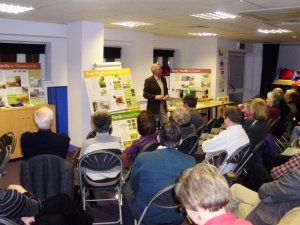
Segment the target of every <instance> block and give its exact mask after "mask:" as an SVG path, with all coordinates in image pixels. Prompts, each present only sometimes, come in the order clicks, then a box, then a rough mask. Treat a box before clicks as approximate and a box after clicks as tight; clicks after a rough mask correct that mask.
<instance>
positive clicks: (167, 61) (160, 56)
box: [153, 49, 174, 76]
mask: <svg viewBox="0 0 300 225" xmlns="http://www.w3.org/2000/svg"><path fill="white" fill-rule="evenodd" d="M173 56H174V50H164V49H154V50H153V63H160V64H161V65H162V74H163V76H169V75H170V69H171V68H170V67H171V66H173V65H172V63H173Z"/></svg>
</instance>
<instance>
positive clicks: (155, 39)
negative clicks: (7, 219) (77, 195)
mask: <svg viewBox="0 0 300 225" xmlns="http://www.w3.org/2000/svg"><path fill="white" fill-rule="evenodd" d="M74 23H77V22H74ZM74 23H71V24H73V25H74ZM78 23H79V24H80V23H81V25H78V24H77V26H76V24H75V27H74V26H73V25H71V24H68V25H63V24H49V23H36V22H28V21H17V20H6V19H0V41H2V42H3V41H8V42H29V43H46V44H47V47H46V51H47V57H50V58H48V59H46V61H47V63H48V64H47V66H48V69H49V70H48V71H47V72H48V73H49V74H48V76H49V77H50V78H51V81H49V82H45V83H44V85H45V87H48V86H67V85H68V86H69V89H70V90H69V91H70V92H69V95H73V97H72V98H71V99H69V100H70V103H69V107H71V108H72V110H70V108H69V115H71V116H69V118H70V119H69V126H70V127H71V128H72V132H70V135H71V143H72V144H74V143H75V144H76V145H80V142H81V140H82V139H83V138H84V136H85V133H86V132H87V130H88V129H89V126H90V124H89V115H88V114H89V109H88V108H87V107H88V106H87V105H88V104H87V96H86V93H85V91H82V90H81V91H79V93H77V92H78V90H79V89H84V88H85V86H84V84H83V78H82V75H83V71H84V70H88V69H91V65H92V64H93V63H100V62H102V60H103V52H101V51H103V42H104V45H105V46H118V47H121V48H122V67H124V68H125V67H129V68H131V73H132V76H133V80H134V85H135V89H136V92H137V96H138V97H139V98H140V99H143V98H142V90H143V86H144V80H145V78H146V77H148V76H150V75H151V72H150V65H151V64H152V61H153V49H154V48H161V49H174V50H175V56H176V58H177V59H176V62H175V65H178V67H182V68H209V69H212V93H211V94H212V96H213V97H216V96H217V94H218V93H217V90H216V87H217V86H216V73H217V69H218V61H217V60H218V49H219V48H221V47H222V48H223V47H224V48H226V49H229V50H230V49H233V48H235V46H236V45H235V44H236V42H234V41H230V40H225V39H224V40H223V39H218V38H215V37H213V38H197V39H184V38H175V37H165V36H156V35H153V34H151V33H143V32H134V31H121V30H114V29H103V28H102V26H101V25H100V26H99V27H97V26H98V25H97V23H95V24H92V22H91V24H89V23H90V22H78ZM68 28H69V30H68ZM99 32H100V33H101V32H104V34H103V36H102V35H101V34H100V33H99ZM72 34H74V35H79V36H78V37H77V38H72ZM94 34H96V36H97V37H96V38H92V36H93V35H94ZM86 42H88V43H86ZM90 42H91V44H89V43H90ZM78 45H79V46H78ZM95 49H97V50H96V51H95ZM257 52H259V51H257ZM70 54H71V55H70ZM252 59H253V61H255V60H257V59H258V61H259V60H260V55H256V54H254V55H253V57H252ZM251 65H252V64H251ZM254 67H255V65H254ZM251 68H252V67H251ZM253 71H255V68H254V69H253V70H252V71H251V74H255V72H253ZM259 75H260V74H259ZM251 85H252V83H251ZM252 86H253V85H252ZM76 94H78V96H79V97H78V101H77V102H76V97H75V96H76ZM70 104H71V106H70ZM72 106H76V107H72ZM82 108H83V109H82ZM75 110H79V111H80V113H79V114H78V115H77V114H76V113H74V112H75ZM76 116H77V117H78V118H76ZM79 120H80V121H79ZM87 123H88V124H87ZM70 124H72V125H70Z"/></svg>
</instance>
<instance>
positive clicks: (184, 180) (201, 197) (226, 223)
mask: <svg viewBox="0 0 300 225" xmlns="http://www.w3.org/2000/svg"><path fill="white" fill-rule="evenodd" d="M175 192H176V195H177V197H178V199H179V200H180V201H181V202H182V204H183V206H184V208H185V210H186V212H187V215H188V217H189V218H190V219H192V221H193V222H194V223H195V224H197V225H213V224H218V225H222V224H223V225H251V223H250V222H248V221H246V220H244V219H237V218H235V217H234V216H233V215H232V214H231V212H226V211H225V206H226V205H227V203H228V202H229V200H230V195H231V194H230V189H229V186H228V184H227V181H226V180H225V178H224V177H223V176H222V175H221V174H220V172H219V171H218V169H217V168H216V167H214V166H213V165H210V164H201V163H200V164H198V165H196V166H195V167H193V168H190V169H187V170H186V171H184V173H183V174H182V176H181V177H180V179H179V182H178V183H177V184H176V188H175Z"/></svg>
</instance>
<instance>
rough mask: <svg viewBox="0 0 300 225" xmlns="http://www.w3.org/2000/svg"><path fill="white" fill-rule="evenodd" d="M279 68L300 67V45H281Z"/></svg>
mask: <svg viewBox="0 0 300 225" xmlns="http://www.w3.org/2000/svg"><path fill="white" fill-rule="evenodd" d="M277 68H288V69H294V70H295V69H300V45H280V47H279V54H278V62H277Z"/></svg>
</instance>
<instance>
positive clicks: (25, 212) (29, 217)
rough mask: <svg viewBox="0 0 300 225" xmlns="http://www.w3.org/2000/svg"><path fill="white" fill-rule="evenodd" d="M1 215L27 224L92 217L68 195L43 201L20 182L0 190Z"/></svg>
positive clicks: (81, 223) (84, 223)
mask: <svg viewBox="0 0 300 225" xmlns="http://www.w3.org/2000/svg"><path fill="white" fill-rule="evenodd" d="M0 216H3V217H6V218H8V219H10V220H13V221H15V222H16V223H20V222H21V221H22V222H23V223H24V224H25V225H30V224H33V225H70V224H72V225H89V224H92V223H93V219H92V217H90V216H89V215H88V214H87V213H86V212H84V211H83V210H82V209H81V207H80V206H79V205H77V203H75V202H74V201H73V200H72V199H71V198H70V197H69V196H68V195H66V194H59V195H56V196H53V197H51V198H49V199H47V200H45V201H43V202H41V201H40V200H39V199H38V198H37V197H35V196H34V195H33V194H32V193H30V192H27V191H26V190H25V189H24V188H23V187H22V186H20V185H9V186H8V187H7V189H1V190H0Z"/></svg>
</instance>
